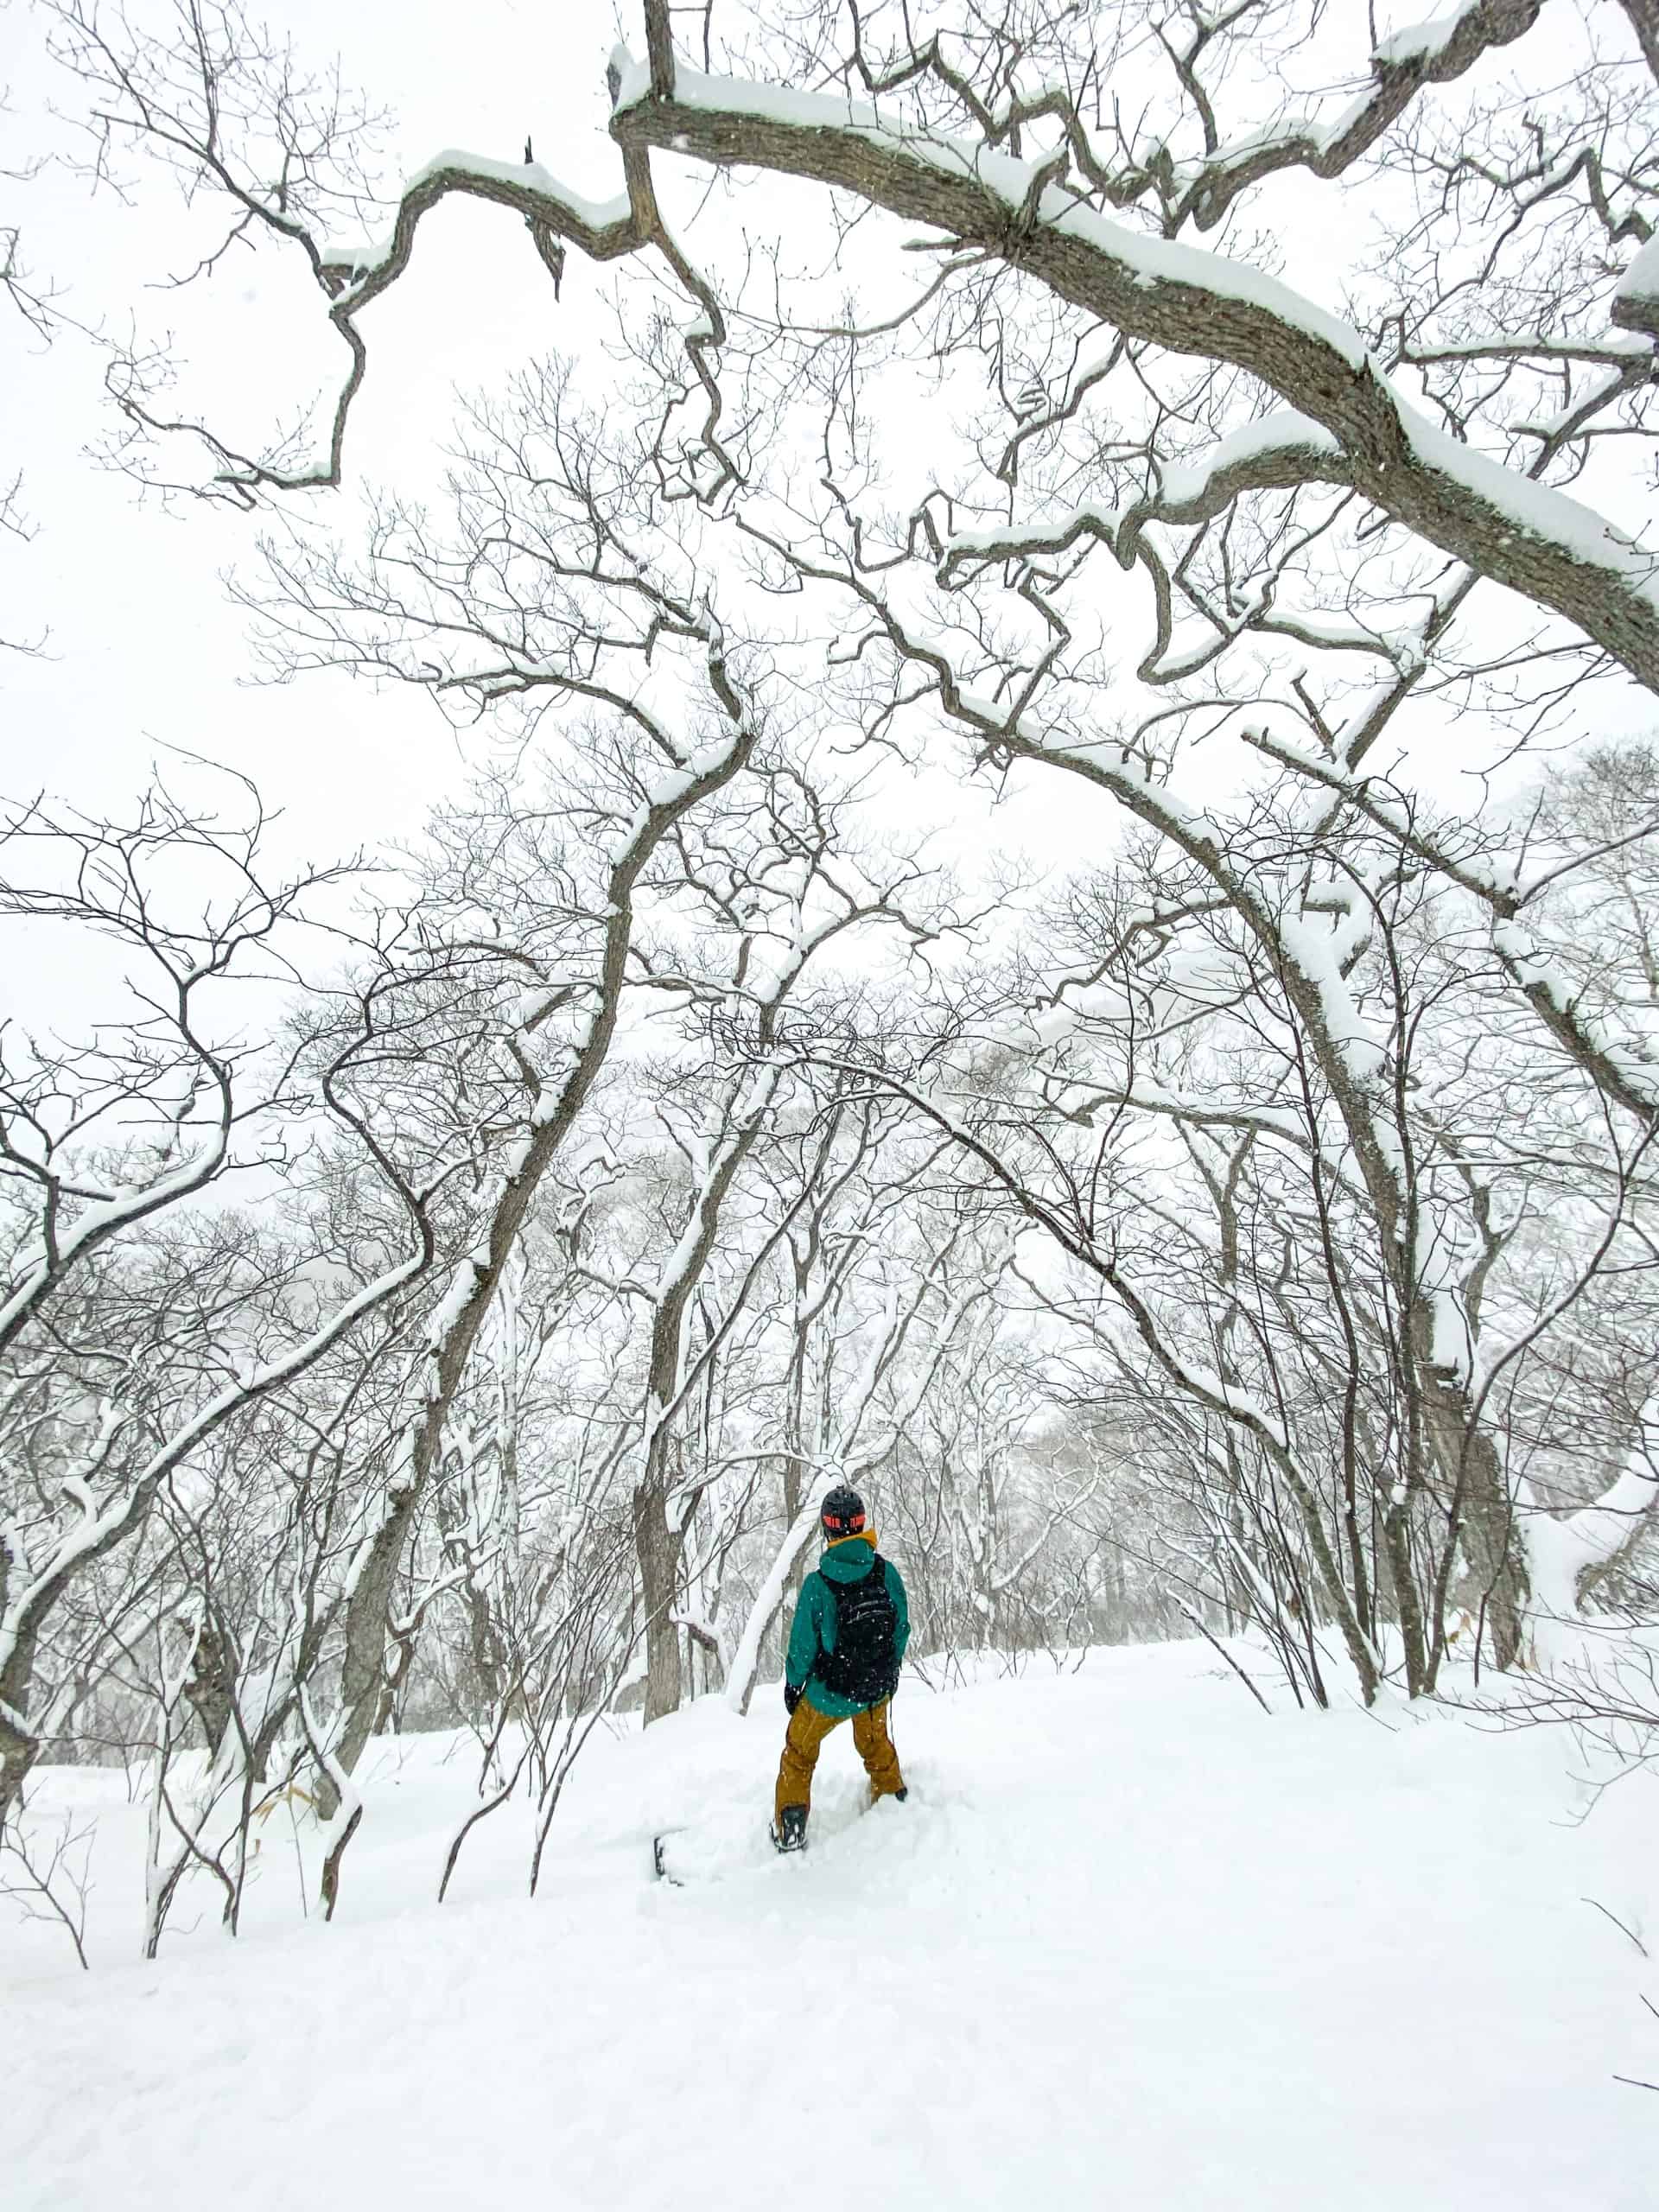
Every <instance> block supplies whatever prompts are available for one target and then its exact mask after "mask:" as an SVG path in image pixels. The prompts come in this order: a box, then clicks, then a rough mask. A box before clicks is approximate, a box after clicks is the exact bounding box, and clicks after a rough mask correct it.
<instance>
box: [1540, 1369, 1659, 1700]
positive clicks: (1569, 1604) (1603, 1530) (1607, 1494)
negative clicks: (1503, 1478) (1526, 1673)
mask: <svg viewBox="0 0 1659 2212" xmlns="http://www.w3.org/2000/svg"><path fill="white" fill-rule="evenodd" d="M1656 1432H1659V1398H1650V1399H1649V1401H1648V1402H1647V1404H1646V1405H1645V1406H1643V1409H1642V1412H1641V1414H1640V1415H1639V1417H1638V1419H1637V1435H1636V1441H1635V1443H1634V1444H1633V1445H1632V1446H1631V1447H1630V1453H1629V1455H1628V1457H1627V1459H1626V1460H1625V1463H1624V1467H1623V1468H1622V1469H1621V1470H1620V1471H1619V1474H1618V1478H1617V1480H1616V1481H1614V1482H1613V1483H1612V1484H1611V1486H1610V1487H1609V1488H1608V1489H1607V1490H1605V1491H1603V1493H1602V1495H1601V1496H1600V1497H1599V1498H1597V1499H1595V1500H1594V1502H1593V1503H1591V1504H1589V1505H1583V1506H1580V1507H1579V1508H1578V1509H1577V1510H1576V1511H1574V1512H1572V1513H1566V1514H1562V1515H1560V1516H1559V1517H1558V1516H1555V1515H1554V1514H1550V1513H1546V1512H1543V1511H1541V1510H1535V1511H1533V1512H1531V1513H1529V1514H1527V1515H1526V1516H1524V1518H1523V1522H1522V1541H1524V1543H1525V1545H1526V1548H1527V1563H1528V1567H1529V1571H1530V1574H1531V1580H1532V1600H1533V1603H1532V1610H1531V1619H1530V1626H1531V1630H1532V1637H1533V1648H1534V1650H1535V1654H1536V1656H1537V1658H1538V1661H1539V1663H1540V1664H1541V1665H1543V1666H1546V1667H1548V1665H1549V1664H1550V1663H1551V1662H1552V1660H1553V1659H1554V1658H1555V1657H1556V1656H1570V1652H1571V1637H1570V1626H1571V1624H1572V1623H1573V1622H1574V1621H1576V1620H1577V1619H1578V1618H1580V1615H1581V1614H1582V1612H1583V1611H1584V1607H1585V1605H1586V1601H1587V1599H1588V1598H1589V1595H1590V1593H1591V1592H1592V1589H1593V1588H1594V1586H1595V1585H1596V1583H1597V1582H1598V1581H1599V1580H1601V1579H1602V1577H1603V1576H1604V1575H1605V1574H1607V1573H1610V1572H1611V1570H1612V1569H1613V1568H1614V1567H1617V1566H1618V1562H1619V1560H1621V1559H1622V1558H1623V1557H1624V1555H1625V1554H1626V1553H1627V1552H1629V1550H1630V1548H1631V1546H1632V1545H1633V1544H1634V1543H1635V1542H1636V1541H1637V1539H1638V1537H1640V1536H1641V1535H1643V1532H1644V1531H1645V1529H1647V1528H1648V1527H1649V1525H1650V1524H1651V1522H1652V1517H1653V1512H1654V1508H1655V1505H1656V1503H1659V1472H1656V1470H1655V1463H1654V1459H1653V1455H1652V1452H1651V1450H1650V1448H1649V1442H1648V1440H1649V1437H1650V1436H1651V1435H1653V1434H1655V1433H1656Z"/></svg>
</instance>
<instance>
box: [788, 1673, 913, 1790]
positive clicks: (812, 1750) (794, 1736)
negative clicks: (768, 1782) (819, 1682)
mask: <svg viewBox="0 0 1659 2212" xmlns="http://www.w3.org/2000/svg"><path fill="white" fill-rule="evenodd" d="M840 1726H841V1721H840V1719H839V1718H838V1717H836V1716H834V1715H832V1714H830V1713H820V1712H819V1711H818V1709H817V1706H815V1705H814V1704H813V1703H812V1702H811V1700H810V1698H803V1699H802V1700H801V1701H800V1703H799V1704H798V1706H797V1707H796V1708H795V1710H794V1712H793V1713H791V1714H790V1716H789V1732H788V1734H787V1735H786V1736H785V1738H784V1756H783V1759H782V1762H781V1763H780V1764H779V1769H778V1793H777V1798H776V1801H775V1802H776V1805H777V1810H778V1814H779V1818H780V1819H781V1818H782V1816H783V1810H784V1808H785V1805H807V1806H810V1804H811V1802H812V1770H813V1768H814V1767H815V1766H817V1763H818V1753H819V1752H820V1751H822V1750H823V1745H824V1740H825V1738H827V1737H828V1736H829V1734H830V1732H832V1730H834V1729H836V1728H839V1727H840ZM853 1745H854V1748H855V1750H856V1751H857V1752H858V1756H859V1757H860V1758H861V1759H862V1760H863V1762H864V1770H865V1772H866V1773H867V1774H868V1776H869V1777H870V1796H871V1797H872V1799H874V1798H877V1797H892V1796H896V1795H897V1793H898V1792H899V1790H900V1789H903V1788H904V1786H905V1777H903V1775H902V1774H900V1773H899V1754H898V1752H897V1751H894V1750H893V1738H892V1737H891V1736H889V1735H888V1733H887V1700H886V1699H885V1698H884V1699H883V1700H882V1701H881V1703H880V1705H868V1706H866V1707H864V1709H863V1711H862V1712H861V1713H855V1714H854V1715H853Z"/></svg>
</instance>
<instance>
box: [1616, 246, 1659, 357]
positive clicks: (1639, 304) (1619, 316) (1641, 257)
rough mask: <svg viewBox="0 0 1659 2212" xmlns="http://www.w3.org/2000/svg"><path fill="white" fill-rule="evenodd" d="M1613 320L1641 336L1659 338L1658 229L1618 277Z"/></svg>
mask: <svg viewBox="0 0 1659 2212" xmlns="http://www.w3.org/2000/svg"><path fill="white" fill-rule="evenodd" d="M1613 321H1615V322H1616V323H1618V324H1619V325H1621V326H1622V327H1623V328H1624V329H1626V330H1631V331H1635V332H1637V334H1640V335H1641V336H1642V337H1644V338H1655V339H1659V231H1656V232H1655V233H1654V235H1653V236H1652V237H1651V238H1649V240H1648V242H1647V244H1646V245H1644V246H1643V248H1642V251H1640V252H1639V253H1638V254H1637V256H1636V257H1635V258H1634V260H1633V261H1632V262H1631V263H1630V267H1629V268H1628V269H1627V270H1625V271H1624V275H1623V276H1622V277H1620V278H1619V280H1618V289H1617V291H1615V293H1614V294H1613Z"/></svg>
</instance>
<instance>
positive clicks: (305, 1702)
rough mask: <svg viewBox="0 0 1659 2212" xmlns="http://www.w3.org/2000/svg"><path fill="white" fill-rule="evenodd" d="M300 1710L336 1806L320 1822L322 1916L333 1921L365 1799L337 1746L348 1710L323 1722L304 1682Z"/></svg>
mask: <svg viewBox="0 0 1659 2212" xmlns="http://www.w3.org/2000/svg"><path fill="white" fill-rule="evenodd" d="M299 1712H300V1725H301V1726H302V1728H303V1729H304V1731H305V1740H306V1743H307V1745H308V1747H309V1750H310V1752H311V1756H312V1758H314V1759H315V1761H316V1764H317V1770H318V1772H319V1774H321V1775H326V1776H327V1779H328V1783H329V1785H330V1790H331V1804H332V1808H331V1810H330V1811H329V1812H328V1813H327V1815H325V1816H324V1817H323V1818H322V1819H321V1820H320V1821H319V1822H318V1828H319V1833H320V1834H321V1840H322V1846H323V1859H322V1878H321V1898H322V1906H323V1915H322V1916H323V1918H324V1919H325V1920H332V1919H333V1918H334V1907H335V1905H336V1904H338V1903H339V1902H340V1860H341V1859H343V1858H344V1857H345V1855H346V1846H347V1845H348V1844H349V1843H350V1842H351V1840H352V1838H353V1836H354V1835H355V1834H357V1831H358V1827H359V1823H360V1822H361V1821H362V1818H363V1800H362V1797H361V1796H360V1795H359V1791H358V1789H357V1786H356V1784H355V1783H353V1780H352V1777H351V1775H350V1773H349V1772H348V1770H346V1768H345V1767H344V1766H343V1765H342V1764H340V1758H339V1756H338V1751H337V1749H336V1746H337V1745H338V1742H339V1738H340V1729H341V1725H342V1723H343V1722H344V1720H345V1719H346V1715H345V1714H344V1713H343V1712H342V1713H336V1714H335V1715H334V1718H333V1719H332V1721H331V1722H329V1724H328V1725H327V1726H321V1725H319V1722H318V1719H317V1716H316V1714H315V1712H314V1711H313V1710H312V1706H311V1698H310V1694H309V1692H308V1690H307V1688H306V1686H305V1684H304V1683H303V1682H302V1683H301V1685H300V1693H299Z"/></svg>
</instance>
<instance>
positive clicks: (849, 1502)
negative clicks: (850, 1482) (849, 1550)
mask: <svg viewBox="0 0 1659 2212" xmlns="http://www.w3.org/2000/svg"><path fill="white" fill-rule="evenodd" d="M818 1517H819V1519H820V1520H821V1521H822V1522H823V1533H824V1535H826V1536H828V1537H829V1541H831V1543H834V1542H836V1541H838V1540H839V1539H840V1538H841V1537H842V1536H861V1535H863V1533H864V1501H863V1499H862V1498H861V1497H860V1496H859V1494H858V1492H857V1491H855V1490H849V1489H848V1488H847V1486H846V1484H839V1485H838V1486H837V1487H836V1489H834V1490H832V1491H830V1493H829V1497H826V1498H825V1499H824V1501H823V1509H822V1510H821V1511H820V1513H819V1516H818Z"/></svg>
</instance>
